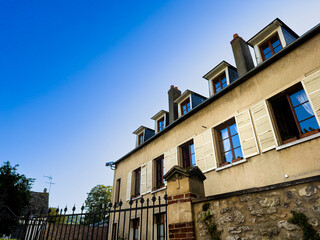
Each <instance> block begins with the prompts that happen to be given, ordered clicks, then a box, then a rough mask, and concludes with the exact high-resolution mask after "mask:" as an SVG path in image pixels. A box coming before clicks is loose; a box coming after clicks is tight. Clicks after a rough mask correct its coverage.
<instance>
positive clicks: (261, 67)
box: [115, 24, 320, 164]
mask: <svg viewBox="0 0 320 240" xmlns="http://www.w3.org/2000/svg"><path fill="white" fill-rule="evenodd" d="M319 33H320V24H318V25H316V26H315V27H313V28H312V29H310V30H309V31H307V32H306V33H305V34H303V35H302V36H300V37H299V38H298V39H296V40H295V41H293V42H292V43H291V44H290V45H288V46H286V47H285V48H283V49H282V50H281V51H280V52H278V53H277V54H275V55H273V56H271V57H270V58H268V59H267V60H265V61H264V62H262V63H261V64H259V65H258V66H256V67H255V68H253V69H251V70H250V71H249V72H247V73H246V74H245V75H243V76H242V77H240V78H238V80H236V81H234V82H232V83H231V84H229V85H228V86H226V87H225V88H224V89H222V90H221V91H220V92H218V93H216V94H214V95H212V96H211V97H209V98H208V99H207V100H205V101H204V102H202V103H201V104H199V105H198V106H197V107H195V108H193V109H191V110H190V111H189V112H188V113H186V114H184V115H182V116H181V117H179V118H178V119H176V120H175V121H174V122H172V123H171V124H169V125H168V126H167V127H166V128H164V129H163V130H162V131H161V132H159V133H158V134H156V135H154V136H152V137H151V138H149V139H148V140H147V141H145V142H144V143H143V144H141V145H139V146H138V147H136V148H134V149H133V150H131V151H130V152H128V153H127V154H126V155H124V156H123V157H121V158H120V159H118V160H117V161H116V162H115V164H119V163H120V162H121V161H123V160H124V159H126V158H127V157H129V156H131V155H132V154H134V153H135V152H137V151H139V150H140V149H141V148H143V147H145V146H146V145H148V144H149V143H151V142H152V141H153V140H155V139H157V138H159V137H161V136H162V135H163V134H165V133H166V132H168V131H170V130H171V129H172V128H174V127H175V126H177V125H178V124H180V123H181V122H183V121H184V120H186V119H188V118H189V117H191V116H192V115H193V114H195V113H197V112H198V111H200V110H201V109H203V108H205V107H206V106H207V105H209V104H210V103H212V102H214V101H215V100H217V99H218V98H220V97H222V96H223V95H224V94H226V93H227V92H229V91H231V90H232V89H234V88H236V87H237V86H239V85H240V84H241V83H243V82H245V81H247V80H248V79H250V78H251V77H253V76H254V75H256V74H258V73H259V72H261V71H262V70H264V69H265V68H267V67H268V66H270V65H271V64H273V63H274V62H276V61H277V60H279V59H281V58H282V57H284V56H285V55H287V54H288V53H290V52H291V51H293V50H294V49H296V48H297V47H299V46H300V45H302V44H303V43H305V42H306V41H308V40H309V39H311V38H312V37H314V36H316V35H317V34H319Z"/></svg>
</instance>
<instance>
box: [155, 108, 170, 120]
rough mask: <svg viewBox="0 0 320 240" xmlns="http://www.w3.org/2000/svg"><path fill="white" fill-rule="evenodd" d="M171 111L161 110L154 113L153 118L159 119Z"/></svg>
mask: <svg viewBox="0 0 320 240" xmlns="http://www.w3.org/2000/svg"><path fill="white" fill-rule="evenodd" d="M167 113H169V112H167V111H165V110H160V111H159V112H158V113H156V115H154V116H153V117H152V118H151V119H152V120H157V119H158V118H159V117H162V116H163V115H165V114H167Z"/></svg>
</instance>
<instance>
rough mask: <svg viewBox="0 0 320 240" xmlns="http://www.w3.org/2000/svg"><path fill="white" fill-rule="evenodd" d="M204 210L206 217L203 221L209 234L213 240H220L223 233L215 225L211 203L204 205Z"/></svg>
mask: <svg viewBox="0 0 320 240" xmlns="http://www.w3.org/2000/svg"><path fill="white" fill-rule="evenodd" d="M202 210H203V211H204V212H205V215H204V217H203V218H202V219H201V220H202V221H203V222H204V224H205V225H206V228H207V231H208V234H209V236H210V238H211V239H212V240H220V235H221V233H220V232H219V231H218V229H217V225H216V224H215V223H214V219H213V214H211V212H210V203H204V204H203V205H202Z"/></svg>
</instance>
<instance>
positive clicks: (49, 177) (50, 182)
mask: <svg viewBox="0 0 320 240" xmlns="http://www.w3.org/2000/svg"><path fill="white" fill-rule="evenodd" d="M44 177H45V178H48V180H49V182H45V183H48V184H49V185H50V186H49V193H50V190H51V185H52V184H56V183H53V182H52V177H51V175H50V176H44Z"/></svg>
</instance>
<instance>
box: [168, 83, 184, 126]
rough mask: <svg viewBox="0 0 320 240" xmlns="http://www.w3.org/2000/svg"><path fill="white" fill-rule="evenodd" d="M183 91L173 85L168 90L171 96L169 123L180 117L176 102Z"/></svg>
mask: <svg viewBox="0 0 320 240" xmlns="http://www.w3.org/2000/svg"><path fill="white" fill-rule="evenodd" d="M180 95H181V91H180V90H179V89H178V87H175V86H173V85H171V87H170V89H169V91H168V97H169V124H171V123H172V122H173V121H174V120H176V119H177V118H178V104H176V103H174V100H176V99H177V98H178V97H180Z"/></svg>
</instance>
